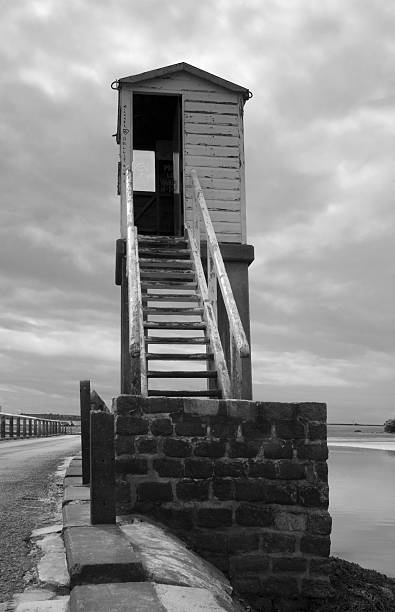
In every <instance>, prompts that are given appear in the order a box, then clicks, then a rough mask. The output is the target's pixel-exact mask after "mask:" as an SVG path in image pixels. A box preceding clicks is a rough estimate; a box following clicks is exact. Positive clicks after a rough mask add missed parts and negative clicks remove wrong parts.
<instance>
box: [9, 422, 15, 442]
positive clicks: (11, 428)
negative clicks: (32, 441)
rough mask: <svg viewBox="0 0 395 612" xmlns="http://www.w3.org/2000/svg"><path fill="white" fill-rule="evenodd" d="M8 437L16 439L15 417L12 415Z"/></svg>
mask: <svg viewBox="0 0 395 612" xmlns="http://www.w3.org/2000/svg"><path fill="white" fill-rule="evenodd" d="M8 437H9V438H10V440H13V439H14V417H12V416H10V418H9V420H8Z"/></svg>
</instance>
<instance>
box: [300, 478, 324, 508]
mask: <svg viewBox="0 0 395 612" xmlns="http://www.w3.org/2000/svg"><path fill="white" fill-rule="evenodd" d="M298 503H299V504H300V505H301V506H306V507H310V508H311V507H313V508H327V507H328V503H329V489H328V487H327V486H325V485H320V486H317V485H312V484H310V483H309V484H307V483H306V484H305V483H300V485H299V487H298Z"/></svg>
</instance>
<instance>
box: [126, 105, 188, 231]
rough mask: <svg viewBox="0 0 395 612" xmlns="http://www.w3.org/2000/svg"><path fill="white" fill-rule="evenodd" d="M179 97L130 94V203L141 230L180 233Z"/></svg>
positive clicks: (180, 160)
mask: <svg viewBox="0 0 395 612" xmlns="http://www.w3.org/2000/svg"><path fill="white" fill-rule="evenodd" d="M181 133H182V132H181V98H180V96H164V95H147V94H134V95H133V205H134V221H135V225H136V226H137V228H138V232H139V233H140V234H149V235H162V236H180V235H181V234H182V233H183V231H182V228H183V211H182V173H181V168H182V159H181V157H182V155H181V152H182V146H181Z"/></svg>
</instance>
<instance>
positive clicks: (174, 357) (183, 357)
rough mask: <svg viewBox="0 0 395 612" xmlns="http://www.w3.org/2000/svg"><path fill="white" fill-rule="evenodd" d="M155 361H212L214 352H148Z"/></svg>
mask: <svg viewBox="0 0 395 612" xmlns="http://www.w3.org/2000/svg"><path fill="white" fill-rule="evenodd" d="M145 356H146V358H147V359H149V360H153V361H212V360H213V359H214V354H213V353H146V355H145Z"/></svg>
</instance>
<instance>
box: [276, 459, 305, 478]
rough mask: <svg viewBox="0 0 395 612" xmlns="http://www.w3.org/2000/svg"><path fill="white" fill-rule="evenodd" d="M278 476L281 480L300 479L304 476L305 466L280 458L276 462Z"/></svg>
mask: <svg viewBox="0 0 395 612" xmlns="http://www.w3.org/2000/svg"><path fill="white" fill-rule="evenodd" d="M278 476H279V478H281V479H283V480H300V479H302V478H304V477H305V467H304V465H303V464H302V463H296V462H295V461H290V460H289V459H281V460H280V461H279V462H278Z"/></svg>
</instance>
